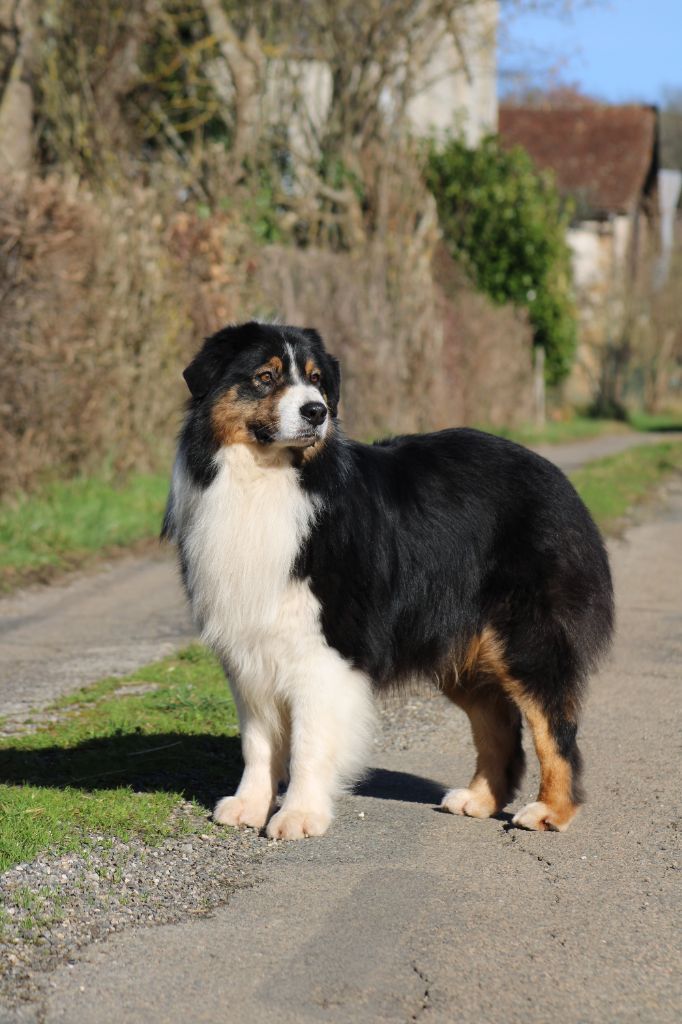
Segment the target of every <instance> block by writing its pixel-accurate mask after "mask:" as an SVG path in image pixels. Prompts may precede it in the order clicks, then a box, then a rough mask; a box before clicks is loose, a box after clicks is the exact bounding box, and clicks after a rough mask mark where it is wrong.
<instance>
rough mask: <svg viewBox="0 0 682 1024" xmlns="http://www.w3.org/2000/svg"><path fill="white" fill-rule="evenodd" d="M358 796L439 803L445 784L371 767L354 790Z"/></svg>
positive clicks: (407, 801)
mask: <svg viewBox="0 0 682 1024" xmlns="http://www.w3.org/2000/svg"><path fill="white" fill-rule="evenodd" d="M353 792H354V793H356V794H357V796H370V797H375V798H376V799H378V800H402V801H404V802H405V803H411V804H439V803H440V802H441V800H442V799H443V796H444V794H445V786H442V785H441V784H440V783H439V782H434V781H433V779H424V778H422V777H421V776H419V775H410V774H409V773H408V772H395V771H387V770H386V769H385V768H371V769H370V771H369V773H368V775H367V777H366V778H365V779H363V781H362V782H360V783H359V784H358V785H357V786H356V787H355V789H354V790H353Z"/></svg>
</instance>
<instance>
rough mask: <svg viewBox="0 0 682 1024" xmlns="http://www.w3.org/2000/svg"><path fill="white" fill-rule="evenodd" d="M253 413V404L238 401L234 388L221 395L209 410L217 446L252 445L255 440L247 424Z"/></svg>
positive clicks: (241, 400)
mask: <svg viewBox="0 0 682 1024" xmlns="http://www.w3.org/2000/svg"><path fill="white" fill-rule="evenodd" d="M253 411H254V410H253V402H245V401H244V400H243V399H240V398H239V396H238V394H237V389H236V388H234V387H233V388H230V390H229V391H226V392H225V394H224V395H221V397H220V398H219V399H218V401H217V402H216V403H215V405H214V406H213V409H212V410H211V426H212V427H213V435H214V437H215V439H216V441H217V442H218V444H220V445H225V444H254V443H255V438H254V437H253V434H252V433H251V431H250V429H249V426H248V423H247V417H249V418H250V417H251V416H252V414H253Z"/></svg>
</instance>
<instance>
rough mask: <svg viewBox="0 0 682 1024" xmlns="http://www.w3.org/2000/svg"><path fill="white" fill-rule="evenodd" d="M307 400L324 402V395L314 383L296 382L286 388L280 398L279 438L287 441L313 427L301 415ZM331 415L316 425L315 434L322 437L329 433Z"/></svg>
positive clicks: (278, 407)
mask: <svg viewBox="0 0 682 1024" xmlns="http://www.w3.org/2000/svg"><path fill="white" fill-rule="evenodd" d="M306 402H322V395H321V394H320V392H319V391H318V390H317V388H315V387H313V385H312V384H294V385H293V386H292V387H289V388H287V389H286V391H285V392H284V394H283V395H282V397H281V398H280V400H279V403H278V406H277V409H278V414H279V424H278V430H277V435H276V436H277V440H280V441H287V440H290V439H293V438H296V437H299V436H300V435H301V433H305V432H306V431H309V430H310V429H311V427H310V423H308V421H307V420H304V419H303V417H302V416H301V406H302V405H305V404H306ZM328 427H329V417H328V416H327V417H326V419H325V420H324V421H323V422H322V423H321V424H320V425H319V427H316V429H315V434H316V436H317V437H319V438H322V437H324V436H325V434H326V433H327V429H328Z"/></svg>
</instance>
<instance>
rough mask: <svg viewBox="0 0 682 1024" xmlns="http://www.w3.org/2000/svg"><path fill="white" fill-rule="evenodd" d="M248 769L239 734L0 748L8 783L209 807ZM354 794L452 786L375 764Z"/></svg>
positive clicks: (431, 795)
mask: <svg viewBox="0 0 682 1024" xmlns="http://www.w3.org/2000/svg"><path fill="white" fill-rule="evenodd" d="M241 772H242V758H241V745H240V740H239V737H237V736H211V735H196V734H186V733H172V732H171V733H152V734H144V733H121V734H120V735H117V736H107V737H99V738H94V739H92V740H87V741H86V742H83V743H79V744H76V745H74V746H72V747H60V746H47V747H43V748H42V749H35V748H33V749H25V748H22V747H21V746H18V747H6V748H5V749H4V750H0V783H7V784H10V785H31V786H45V787H48V788H51V789H65V788H70V789H80V790H83V792H87V793H92V792H97V791H98V790H108V789H119V788H121V787H129V788H130V789H132V790H134V791H135V792H139V793H151V792H172V793H178V794H180V795H181V796H183V797H184V798H185V799H187V800H197V801H198V802H199V803H200V804H201V805H202V806H204V807H206V808H211V807H213V805H214V803H215V801H216V800H217V799H218V798H219V797H221V796H224V795H225V793H229V792H231V791H234V789H236V787H237V784H238V782H239V778H240V775H241ZM354 792H355V793H356V794H357V795H358V796H364V797H373V798H375V799H379V800H400V801H404V802H406V803H419V804H439V803H440V801H441V799H442V797H443V794H444V793H445V787H444V786H442V785H441V784H440V783H438V782H435V781H433V780H432V779H426V778H422V777H420V776H418V775H411V774H409V773H407V772H399V771H388V770H386V769H384V768H373V769H370V771H369V773H368V775H367V776H366V778H365V779H364V780H363V781H362V782H361V783H359V784H358V785H357V786H356V787H355V790H354Z"/></svg>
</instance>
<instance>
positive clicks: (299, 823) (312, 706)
mask: <svg viewBox="0 0 682 1024" xmlns="http://www.w3.org/2000/svg"><path fill="white" fill-rule="evenodd" d="M287 696H288V704H289V708H290V714H291V756H290V776H291V781H290V783H289V788H288V789H287V792H286V795H285V797H284V801H283V803H282V807H281V810H280V811H278V813H277V814H275V815H274V816H273V817H272V818H271V819H270V822H269V824H268V828H267V834H268V836H270V838H272V839H303V838H304V837H306V836H321V835H322V834H323V833H324V832H326V831H327V829H328V827H329V824H330V822H331V820H332V815H333V800H334V797H335V796H336V795H337V794H338V793H339V792H341V791H343V789H344V788H346V787H347V786H348V785H350V784H351V783H353V782H354V781H355V780H356V779H357V778H358V777H359V776H360V775H362V773H363V771H364V769H365V768H366V763H367V762H366V756H367V751H368V748H369V743H370V740H371V733H372V724H373V718H374V714H373V703H372V696H371V687H370V683H369V680H368V678H367V676H365V675H364V674H363V673H362V672H358V671H356V670H355V669H352V668H351V667H350V666H349V665H348V664H347V662H345V661H344V660H343V659H342V658H341V657H340V656H339V655H338V654H337V653H336V652H335V651H333V650H332V649H330V648H324V649H323V650H322V651H320V652H318V653H316V654H315V656H313V657H310V656H308V657H307V658H306V660H305V664H304V665H300V666H299V671H298V672H297V673H295V674H293V675H292V676H291V678H290V680H289V682H288V685H287Z"/></svg>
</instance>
